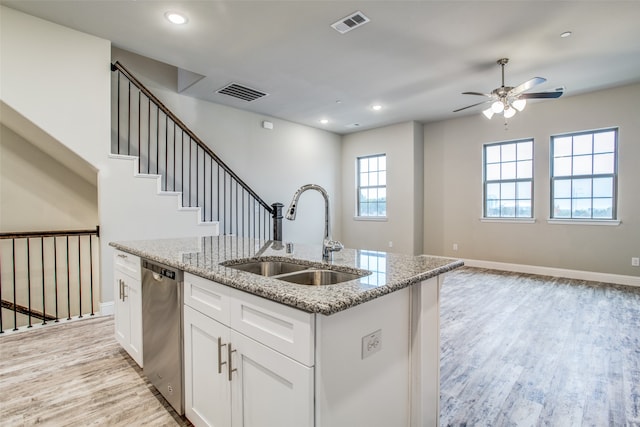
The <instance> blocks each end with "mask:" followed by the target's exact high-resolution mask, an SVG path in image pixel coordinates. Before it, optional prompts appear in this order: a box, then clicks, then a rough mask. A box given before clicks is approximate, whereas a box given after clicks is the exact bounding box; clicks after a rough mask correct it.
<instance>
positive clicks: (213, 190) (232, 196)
mask: <svg viewBox="0 0 640 427" xmlns="http://www.w3.org/2000/svg"><path fill="white" fill-rule="evenodd" d="M111 70H112V71H114V72H116V74H115V82H114V85H113V86H114V88H113V89H114V90H115V99H114V100H113V101H114V107H115V108H113V113H114V118H113V119H114V124H113V125H115V130H114V133H115V135H114V138H113V140H112V147H111V151H112V153H114V154H122V155H129V156H135V157H137V158H138V171H139V173H142V174H151V175H160V176H161V189H162V191H166V192H180V193H182V206H184V207H199V208H201V215H202V218H201V219H202V221H218V222H219V226H220V234H221V235H236V236H244V237H250V238H255V239H264V240H278V241H281V240H282V204H281V203H274V204H272V205H271V206H269V205H268V204H267V203H266V202H265V201H264V200H262V199H261V198H260V196H258V195H257V194H256V193H255V192H254V191H253V190H252V189H251V188H250V187H249V186H248V185H247V184H246V183H245V182H244V181H243V180H242V179H240V177H238V175H236V174H235V173H234V172H233V171H232V170H231V169H230V168H229V166H227V165H226V164H225V163H224V162H223V161H222V160H221V159H220V158H219V157H218V156H217V155H216V154H215V153H214V152H213V151H212V150H211V148H209V147H208V146H207V145H206V144H205V143H204V142H203V141H202V140H201V139H200V138H198V136H196V135H195V133H193V131H191V130H190V129H189V128H188V127H187V126H186V125H185V124H184V123H183V122H182V121H181V120H180V119H178V117H176V116H175V115H174V114H173V113H172V112H171V111H170V110H169V109H168V108H167V107H166V106H165V105H164V104H163V103H162V102H161V101H160V100H159V99H158V98H157V97H156V96H155V95H153V94H152V93H151V92H150V91H149V90H148V89H147V88H146V87H145V86H144V85H143V84H142V83H140V81H138V79H136V78H135V77H134V76H133V75H132V74H131V73H130V72H129V71H128V70H127V69H126V68H125V67H124V66H123V65H122V64H121V63H119V62H118V61H116V62H115V63H113V64H112V65H111ZM113 125H112V126H113Z"/></svg>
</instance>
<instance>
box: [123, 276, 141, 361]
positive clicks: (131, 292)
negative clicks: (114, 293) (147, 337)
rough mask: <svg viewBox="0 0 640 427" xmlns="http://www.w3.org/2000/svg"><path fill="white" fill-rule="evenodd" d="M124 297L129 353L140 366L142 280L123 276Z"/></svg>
mask: <svg viewBox="0 0 640 427" xmlns="http://www.w3.org/2000/svg"><path fill="white" fill-rule="evenodd" d="M125 278H126V279H125V280H126V281H125V283H124V299H125V303H127V304H129V325H130V331H131V336H130V337H129V354H130V355H131V357H132V358H133V360H135V361H136V363H138V365H140V367H142V352H143V348H142V282H141V281H140V280H135V279H132V278H130V277H127V276H125Z"/></svg>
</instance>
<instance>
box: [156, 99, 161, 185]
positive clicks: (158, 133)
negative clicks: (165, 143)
mask: <svg viewBox="0 0 640 427" xmlns="http://www.w3.org/2000/svg"><path fill="white" fill-rule="evenodd" d="M159 155H160V107H158V106H157V105H156V175H157V174H158V163H159V162H160V157H159Z"/></svg>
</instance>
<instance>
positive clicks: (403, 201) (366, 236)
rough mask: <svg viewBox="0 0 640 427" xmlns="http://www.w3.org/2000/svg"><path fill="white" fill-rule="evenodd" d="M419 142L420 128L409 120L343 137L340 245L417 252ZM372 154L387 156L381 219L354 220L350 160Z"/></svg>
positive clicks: (419, 230)
mask: <svg viewBox="0 0 640 427" xmlns="http://www.w3.org/2000/svg"><path fill="white" fill-rule="evenodd" d="M422 144H423V142H422V126H421V125H420V124H417V123H415V122H406V123H400V124H397V125H392V126H386V127H383V128H378V129H373V130H368V131H363V132H358V133H354V134H350V135H346V136H344V137H343V143H342V170H343V178H342V228H343V233H342V234H343V239H344V242H343V243H344V244H345V245H346V246H349V247H353V248H365V249H372V250H378V251H388V252H399V253H407V254H419V253H421V252H422V242H421V240H422V224H421V223H422ZM374 154H386V156H387V219H386V220H385V221H365V220H357V219H355V215H356V159H357V158H358V157H363V156H369V155H374ZM389 242H393V247H389Z"/></svg>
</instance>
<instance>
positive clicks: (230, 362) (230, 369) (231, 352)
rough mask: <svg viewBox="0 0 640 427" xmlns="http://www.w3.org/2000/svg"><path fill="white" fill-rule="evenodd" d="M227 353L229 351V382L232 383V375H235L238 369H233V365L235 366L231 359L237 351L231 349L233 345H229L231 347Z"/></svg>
mask: <svg viewBox="0 0 640 427" xmlns="http://www.w3.org/2000/svg"><path fill="white" fill-rule="evenodd" d="M227 351H228V358H227V361H228V362H229V364H228V368H229V381H231V374H232V373H234V372H235V371H237V370H238V369H237V368H233V369H232V367H231V365H232V364H233V360H232V359H231V355H232V354H233V353H235V352H236V351H235V350H232V349H231V343H229V346H228V347H227Z"/></svg>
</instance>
